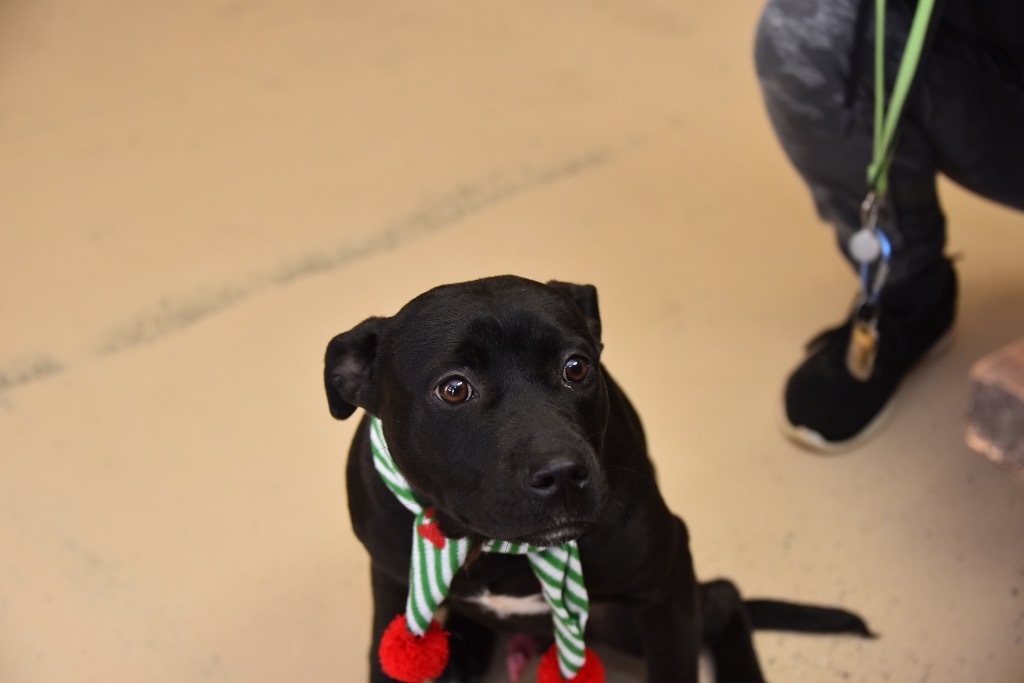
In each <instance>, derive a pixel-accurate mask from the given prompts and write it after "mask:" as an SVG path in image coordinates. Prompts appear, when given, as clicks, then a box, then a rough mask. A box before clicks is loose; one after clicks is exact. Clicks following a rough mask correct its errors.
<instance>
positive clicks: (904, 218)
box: [755, 0, 1024, 284]
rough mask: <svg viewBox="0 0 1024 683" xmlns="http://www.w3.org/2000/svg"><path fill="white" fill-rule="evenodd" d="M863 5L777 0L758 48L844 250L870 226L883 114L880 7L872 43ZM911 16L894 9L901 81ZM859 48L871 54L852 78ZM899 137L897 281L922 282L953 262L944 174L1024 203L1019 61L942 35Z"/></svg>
mask: <svg viewBox="0 0 1024 683" xmlns="http://www.w3.org/2000/svg"><path fill="white" fill-rule="evenodd" d="M872 4H873V3H872ZM859 5H860V0H769V1H768V3H767V5H766V6H765V8H764V11H763V13H762V16H761V20H760V23H759V25H758V30H757V40H756V44H755V61H756V65H757V73H758V77H759V80H760V83H761V89H762V93H763V96H764V100H765V104H766V107H767V110H768V114H769V117H770V119H771V122H772V125H773V126H774V128H775V131H776V134H777V135H778V138H779V141H780V143H781V144H782V147H783V149H784V150H785V151H786V153H787V155H788V156H789V158H790V160H791V161H792V163H793V164H794V166H795V167H796V169H797V171H798V172H799V173H800V175H801V176H802V177H803V179H804V181H805V182H806V183H807V185H808V187H809V188H810V191H811V194H812V196H813V198H814V202H815V205H816V206H817V209H818V213H819V214H820V216H821V217H822V219H824V220H825V221H827V222H829V223H831V224H832V225H833V226H834V227H835V229H836V232H837V239H838V241H839V245H840V247H841V248H842V249H843V250H844V252H845V245H846V243H847V240H848V239H849V237H850V235H852V234H853V232H854V231H855V230H856V229H858V228H859V227H860V203H861V201H862V200H863V198H864V195H865V194H866V192H867V180H866V168H867V165H868V163H869V162H870V159H871V149H872V126H873V119H874V109H873V108H874V65H873V54H874V42H875V41H874V30H875V29H874V20H873V16H872V13H873V8H869V9H868V15H867V16H866V17H865V18H864V19H865V23H864V34H863V35H864V40H863V41H862V42H861V43H860V44H859V45H856V46H855V42H856V41H855V24H856V19H857V12H858V8H859ZM910 20H911V17H910V16H909V15H908V14H906V13H905V12H901V11H899V10H898V9H893V8H890V11H889V14H888V15H887V17H886V34H887V37H886V62H887V64H886V71H887V83H889V84H890V85H891V83H892V81H893V79H894V78H895V73H896V71H897V68H898V63H899V58H900V57H901V56H902V54H903V46H904V41H905V36H906V33H907V30H908V28H909V25H910ZM855 47H856V49H857V50H858V51H862V52H861V56H860V59H862V60H863V61H862V66H861V68H860V69H859V73H858V74H854V75H853V78H852V79H851V61H852V59H856V57H854V48H855ZM898 143H899V144H898V147H897V152H896V157H895V160H894V162H893V167H892V170H891V171H890V196H889V200H888V210H889V222H888V224H887V228H886V229H887V232H888V234H889V237H890V238H891V240H892V243H893V259H892V273H891V275H890V280H889V281H890V283H893V284H895V283H898V282H907V281H909V280H912V279H913V278H914V276H915V275H917V274H918V273H921V272H923V271H925V270H926V269H928V268H929V267H930V266H934V265H935V264H936V263H937V262H938V261H940V260H941V259H942V258H943V254H944V248H945V242H946V222H945V217H944V215H943V213H942V209H941V207H940V205H939V197H938V194H937V191H936V178H937V174H938V173H940V172H941V173H944V174H946V175H947V176H949V177H950V178H951V179H952V180H954V181H955V182H957V183H959V184H960V185H963V186H964V187H966V188H968V189H970V190H972V191H974V192H976V193H978V194H980V195H983V196H985V197H987V198H989V199H992V200H994V201H997V202H1000V203H1003V204H1007V205H1009V206H1012V207H1016V208H1018V209H1024V77H1022V75H1021V73H1020V70H1019V68H1017V67H1015V66H1013V65H1011V64H1008V63H1003V62H1000V61H999V59H998V57H997V56H993V55H988V54H985V53H984V52H983V50H981V49H978V48H976V46H970V45H966V44H961V43H960V42H958V40H957V38H956V36H952V35H945V34H943V33H942V32H940V33H939V34H938V35H937V36H936V39H935V40H934V41H933V43H932V46H931V49H930V50H929V51H928V53H927V54H926V55H925V58H924V59H923V60H922V64H921V66H920V68H919V72H918V78H917V82H916V84H915V86H914V90H913V92H912V94H911V96H910V98H909V99H908V102H907V104H906V107H905V109H904V118H903V123H902V128H901V133H900V137H899V140H898Z"/></svg>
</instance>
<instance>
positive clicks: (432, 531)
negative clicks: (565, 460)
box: [370, 417, 603, 680]
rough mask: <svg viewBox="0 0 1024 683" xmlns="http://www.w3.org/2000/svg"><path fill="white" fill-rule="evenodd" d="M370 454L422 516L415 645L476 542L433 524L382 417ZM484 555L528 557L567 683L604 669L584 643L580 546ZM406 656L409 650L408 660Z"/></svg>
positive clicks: (409, 611) (414, 571)
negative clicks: (390, 441)
mask: <svg viewBox="0 0 1024 683" xmlns="http://www.w3.org/2000/svg"><path fill="white" fill-rule="evenodd" d="M370 449H371V451H372V452H373V464H374V467H376V469H377V472H378V474H380V477H381V479H382V480H383V481H384V484H385V485H386V486H387V487H388V488H389V489H390V490H391V492H392V493H394V494H395V497H396V498H397V499H398V500H399V502H401V503H402V505H404V506H405V507H406V508H407V509H408V510H409V511H410V512H412V513H413V515H415V516H416V519H415V521H414V522H413V528H412V561H411V567H410V569H409V597H408V600H407V602H406V610H405V615H404V617H405V625H406V628H407V629H408V632H409V633H410V634H412V636H414V639H413V641H415V640H416V639H418V638H423V637H424V636H426V635H428V634H429V632H430V631H431V626H432V623H433V617H434V613H435V612H436V611H437V609H438V608H439V607H440V606H441V603H442V602H443V601H444V599H445V598H446V597H447V595H448V590H449V588H450V587H451V583H452V579H454V577H455V574H456V573H457V572H458V571H459V569H460V568H461V567H462V565H463V564H464V563H465V562H466V558H467V556H468V555H469V551H470V546H471V543H470V540H469V539H468V538H447V537H445V536H444V535H443V534H442V533H441V531H440V529H439V528H438V527H437V524H436V522H434V520H433V511H432V510H431V509H430V508H424V507H423V505H421V504H420V503H419V501H417V500H416V496H415V495H414V494H413V492H412V488H411V487H410V486H409V482H408V481H407V480H406V478H405V477H404V476H403V475H402V473H401V472H400V471H399V470H398V467H397V466H396V465H395V461H394V460H393V459H392V458H391V454H390V452H389V451H388V446H387V443H386V442H385V440H384V429H383V425H382V424H381V421H380V420H379V419H378V418H376V417H373V418H371V420H370ZM483 551H484V552H488V553H502V554H507V555H526V558H527V559H528V560H529V562H530V566H531V568H532V569H533V573H534V574H535V575H536V577H537V579H538V580H539V582H540V585H541V591H542V593H543V595H544V599H545V601H546V602H547V603H548V606H549V607H550V608H551V620H552V623H553V624H554V632H555V648H554V650H555V655H556V656H557V663H558V671H559V673H560V674H561V677H562V679H564V680H572V679H574V678H576V676H577V674H579V673H580V670H581V669H583V667H584V665H585V664H586V665H588V667H589V668H588V672H589V671H590V670H591V669H596V668H599V667H600V663H599V661H596V655H594V654H593V653H592V652H591V651H589V650H587V649H586V647H585V645H584V640H583V633H584V630H585V629H586V625H587V616H588V614H589V611H590V601H589V599H588V597H587V589H586V586H585V585H584V583H583V568H582V566H581V564H580V551H579V547H578V546H577V544H576V541H570V542H569V543H565V544H562V545H559V546H552V547H550V548H542V547H538V546H533V545H527V544H525V543H510V542H508V541H494V540H492V541H487V542H486V543H484V545H483ZM387 649H390V650H391V651H394V650H395V648H389V647H388V646H387V645H386V644H385V643H382V647H381V659H382V662H383V663H384V664H385V671H387V666H388V665H389V664H391V663H392V662H391V660H392V659H393V657H392V656H391V655H390V654H388V655H385V650H387ZM405 656H406V654H405V652H404V651H403V654H402V657H405ZM385 660H388V661H385ZM398 666H404V663H402V662H399V663H398ZM388 673H389V675H391V676H392V677H394V678H398V679H399V680H418V679H416V678H415V676H411V675H410V676H408V678H403V677H401V676H397V675H395V674H394V673H392V672H388ZM438 673H440V672H438ZM602 673H603V669H602ZM435 675H436V674H435ZM427 677H429V676H427ZM588 680H603V676H602V678H600V679H599V678H590V674H589V673H588Z"/></svg>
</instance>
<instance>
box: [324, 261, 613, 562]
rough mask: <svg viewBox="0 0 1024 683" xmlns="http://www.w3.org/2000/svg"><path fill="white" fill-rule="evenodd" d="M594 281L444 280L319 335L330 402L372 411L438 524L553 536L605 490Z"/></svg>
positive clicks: (594, 511) (566, 531) (465, 531)
mask: <svg viewBox="0 0 1024 683" xmlns="http://www.w3.org/2000/svg"><path fill="white" fill-rule="evenodd" d="M600 336H601V323H600V317H599V315H598V308H597V291H596V290H595V289H594V287H592V286H589V285H571V284H566V283H559V282H551V283H548V284H546V285H545V284H541V283H539V282H533V281H531V280H525V279H522V278H517V277H511V276H503V277H495V278H487V279H484V280H476V281H473V282H467V283H462V284H455V285H446V286H443V287H438V288H436V289H433V290H430V291H429V292H427V293H425V294H423V295H421V296H419V297H417V298H416V299H413V300H412V301H411V302H409V303H408V304H407V305H406V306H405V307H403V308H402V310H400V311H399V312H398V313H397V314H396V315H394V316H392V317H390V318H370V319H368V320H366V321H364V322H362V323H361V324H359V325H357V326H356V327H355V328H353V329H352V330H349V331H348V332H345V333H343V334H340V335H338V336H337V337H335V338H334V339H333V340H331V342H330V344H329V345H328V347H327V358H326V367H325V370H324V380H325V384H326V388H327V399H328V403H329V405H330V409H331V414H332V415H334V417H336V418H338V419H345V418H347V417H349V416H350V415H351V414H352V413H353V412H354V411H355V408H356V407H360V408H363V409H365V410H366V411H367V412H369V413H370V414H372V415H376V416H377V417H379V418H380V419H381V421H382V422H383V425H384V435H385V438H386V439H387V443H388V447H389V450H390V451H391V455H392V457H393V458H394V460H395V463H396V464H397V465H398V468H399V470H401V472H402V473H403V474H404V475H405V477H406V479H408V481H409V483H410V485H411V486H412V487H413V490H414V492H415V493H416V495H417V496H418V497H419V498H420V500H421V502H423V503H424V504H429V505H432V506H433V507H434V509H435V511H436V513H437V519H438V521H439V522H440V524H441V528H442V530H443V531H444V532H445V534H446V535H449V536H463V535H469V536H474V537H477V538H493V539H500V540H507V541H518V542H529V543H533V544H536V545H552V544H556V543H561V542H565V541H567V540H570V539H574V538H577V537H579V536H580V535H581V534H583V533H584V532H586V530H587V529H588V528H589V527H590V526H591V525H592V524H593V523H595V522H596V521H597V520H598V518H599V516H600V514H601V511H602V508H603V505H604V501H605V499H606V497H607V491H608V484H607V480H606V477H605V473H604V470H603V468H602V463H601V452H602V445H603V439H604V431H605V426H606V422H607V419H608V390H607V386H606V384H605V381H604V378H603V376H602V372H601V367H600V365H599V357H600V353H601V339H600Z"/></svg>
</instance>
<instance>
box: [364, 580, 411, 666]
mask: <svg viewBox="0 0 1024 683" xmlns="http://www.w3.org/2000/svg"><path fill="white" fill-rule="evenodd" d="M370 578H371V581H372V583H373V641H372V643H371V645H370V683H393V682H394V679H393V678H391V677H390V676H388V675H387V674H385V673H384V671H383V670H381V667H380V656H379V655H378V654H377V653H378V652H379V651H380V641H381V636H383V635H384V631H385V629H387V627H388V625H389V624H390V623H391V621H392V620H393V619H394V618H395V617H396V616H397V615H399V614H404V613H405V602H406V596H407V595H408V593H409V588H408V586H406V585H405V584H404V583H401V582H399V581H395V580H394V579H392V578H391V577H389V576H387V575H386V574H384V572H382V571H381V570H380V569H378V568H377V567H376V566H374V567H373V568H372V569H371V570H370Z"/></svg>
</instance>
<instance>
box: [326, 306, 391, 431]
mask: <svg viewBox="0 0 1024 683" xmlns="http://www.w3.org/2000/svg"><path fill="white" fill-rule="evenodd" d="M386 320H387V318H369V319H367V320H364V321H363V322H361V323H359V324H358V325H356V326H355V327H353V328H352V329H351V330H349V331H348V332H343V333H341V334H339V335H338V336H337V337H335V338H334V339H332V340H331V342H330V343H329V344H328V345H327V356H326V357H325V358H324V388H325V389H327V405H328V406H329V407H330V409H331V415H333V416H334V417H336V418H337V419H339V420H344V419H345V418H346V417H349V416H350V415H352V413H354V412H355V410H356V408H362V409H364V410H366V411H367V412H370V413H375V412H376V408H377V344H378V341H379V338H380V333H381V330H382V329H383V327H384V323H385V321H386Z"/></svg>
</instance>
